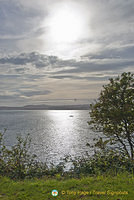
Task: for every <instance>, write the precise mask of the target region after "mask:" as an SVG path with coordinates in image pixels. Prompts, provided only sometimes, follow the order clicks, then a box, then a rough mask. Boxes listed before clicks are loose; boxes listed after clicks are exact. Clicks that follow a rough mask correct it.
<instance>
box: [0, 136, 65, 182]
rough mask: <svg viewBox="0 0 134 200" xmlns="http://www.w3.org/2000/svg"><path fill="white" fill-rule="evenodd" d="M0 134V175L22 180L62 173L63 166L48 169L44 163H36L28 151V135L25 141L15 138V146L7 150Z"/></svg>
mask: <svg viewBox="0 0 134 200" xmlns="http://www.w3.org/2000/svg"><path fill="white" fill-rule="evenodd" d="M3 135H4V134H1V133H0V175H6V176H8V177H10V178H13V179H24V178H33V177H38V178H40V177H42V176H46V175H47V176H54V175H55V174H57V173H62V172H63V168H64V165H60V164H59V165H58V166H56V167H53V166H52V167H51V168H48V166H47V165H46V164H45V163H42V162H38V161H37V159H36V158H37V156H36V155H31V154H30V152H29V151H28V150H29V148H30V143H31V139H30V137H29V135H27V137H26V138H25V139H23V138H21V137H17V144H16V145H14V146H12V148H11V149H10V150H9V149H7V148H6V146H5V145H4V142H3Z"/></svg>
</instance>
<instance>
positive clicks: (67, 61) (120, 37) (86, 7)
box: [0, 0, 134, 106]
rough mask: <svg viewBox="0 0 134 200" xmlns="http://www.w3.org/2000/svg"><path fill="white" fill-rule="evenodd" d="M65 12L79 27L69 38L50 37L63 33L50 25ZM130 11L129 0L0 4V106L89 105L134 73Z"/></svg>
mask: <svg viewBox="0 0 134 200" xmlns="http://www.w3.org/2000/svg"><path fill="white" fill-rule="evenodd" d="M66 8H67V9H71V11H70V13H71V14H72V16H73V13H75V14H76V16H77V15H78V14H79V22H78V25H79V23H81V24H82V25H81V29H82V31H81V29H80V30H79V29H78V31H80V33H79V34H78V35H77V33H76V38H77V39H75V38H74V40H73V39H72V38H73V32H72V33H71V34H72V38H71V37H70V38H67V37H68V35H69V34H70V32H68V30H67V31H66V32H68V33H67V35H65V37H64V35H63V38H58V35H56V34H55V36H53V35H54V34H53V33H52V34H50V33H51V32H52V30H55V33H59V35H60V32H61V33H62V31H63V30H62V27H60V26H62V23H61V25H60V26H59V24H58V22H55V21H54V22H55V23H57V24H56V25H57V27H59V30H57V29H56V27H55V29H53V26H56V25H55V24H53V23H52V24H51V21H52V20H53V16H55V18H56V16H58V14H57V13H58V12H59V10H63V13H64V12H66ZM64 9H65V10H64ZM133 11H134V1H133V0H128V1H126V0H118V1H116V0H94V1H93V0H83V1H81V0H77V1H76V0H69V1H68V0H63V1H59V0H54V1H53V0H38V1H35V0H32V1H27V0H0V106H2V105H3V106H4V105H12V106H21V105H26V104H40V103H41V104H43V102H44V103H46V102H47V103H48V104H49V103H51V104H53V103H56V101H57V103H58V102H59V101H60V99H62V101H60V102H61V104H64V103H71V104H72V103H73V100H74V99H78V100H79V99H80V101H77V102H75V103H85V102H86V103H88V102H89V100H90V99H94V98H97V97H98V95H99V93H100V91H101V89H102V85H104V84H106V83H108V79H109V78H110V77H116V76H117V75H119V74H121V73H122V72H124V71H125V72H128V71H130V72H134V37H133V36H134V12H133ZM57 19H58V18H57ZM63 19H64V18H63ZM65 21H66V18H65ZM52 22H53V21H52ZM70 23H71V22H70ZM75 23H77V21H75ZM66 24H67V22H66ZM50 25H51V26H50ZM68 27H69V26H68ZM64 28H66V27H64ZM78 28H79V27H78ZM63 33H64V32H63ZM64 34H66V33H64ZM56 37H57V38H56ZM61 37H62V35H61ZM66 38H67V41H66ZM60 39H61V40H60ZM71 99H72V101H70V100H71ZM85 100H87V101H85Z"/></svg>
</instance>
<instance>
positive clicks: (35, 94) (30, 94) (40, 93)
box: [20, 90, 51, 97]
mask: <svg viewBox="0 0 134 200" xmlns="http://www.w3.org/2000/svg"><path fill="white" fill-rule="evenodd" d="M20 93H21V95H22V96H26V97H32V96H40V95H47V94H50V93H51V91H49V90H44V91H35V90H33V91H24V92H23V91H20Z"/></svg>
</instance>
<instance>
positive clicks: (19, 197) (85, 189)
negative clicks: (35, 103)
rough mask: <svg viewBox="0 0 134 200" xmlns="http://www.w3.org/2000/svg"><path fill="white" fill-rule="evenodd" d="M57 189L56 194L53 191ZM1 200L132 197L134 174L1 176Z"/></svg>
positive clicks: (112, 198)
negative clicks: (113, 175) (50, 176)
mask: <svg viewBox="0 0 134 200" xmlns="http://www.w3.org/2000/svg"><path fill="white" fill-rule="evenodd" d="M53 189H56V190H58V192H59V195H58V196H57V197H53V196H52V195H51V191H52V190H53ZM0 199H1V200H8V199H9V200H49V199H56V200H59V199H60V200H63V199H64V200H73V199H75V200H78V199H83V200H117V199H119V200H133V199H134V177H133V176H132V175H128V174H125V173H124V174H121V175H118V176H115V177H112V176H97V177H83V178H81V179H63V178H60V177H56V178H53V179H52V178H50V179H48V178H42V179H33V180H24V181H14V180H11V179H9V178H6V177H0Z"/></svg>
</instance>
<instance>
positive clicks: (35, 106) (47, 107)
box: [0, 104, 89, 110]
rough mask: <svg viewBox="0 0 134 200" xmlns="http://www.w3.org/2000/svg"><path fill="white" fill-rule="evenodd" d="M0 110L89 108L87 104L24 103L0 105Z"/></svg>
mask: <svg viewBox="0 0 134 200" xmlns="http://www.w3.org/2000/svg"><path fill="white" fill-rule="evenodd" d="M0 110H89V104H84V105H59V106H56V105H55V106H54V105H53V106H51V105H26V106H23V107H8V106H0Z"/></svg>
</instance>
